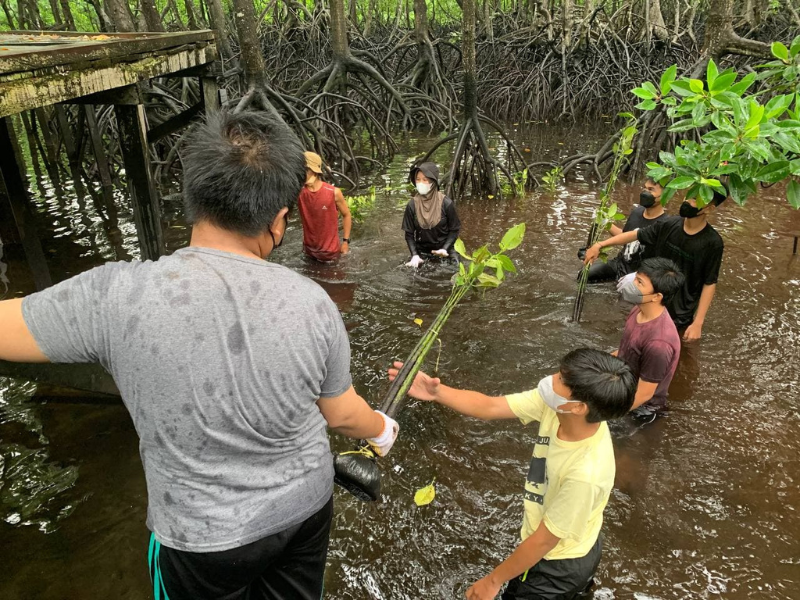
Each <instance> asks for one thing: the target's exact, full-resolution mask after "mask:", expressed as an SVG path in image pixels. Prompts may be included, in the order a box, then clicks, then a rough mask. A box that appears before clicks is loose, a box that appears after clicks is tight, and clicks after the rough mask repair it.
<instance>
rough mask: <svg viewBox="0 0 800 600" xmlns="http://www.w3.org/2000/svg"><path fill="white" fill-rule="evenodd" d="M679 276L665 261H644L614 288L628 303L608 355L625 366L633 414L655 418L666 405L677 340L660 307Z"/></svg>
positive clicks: (669, 297) (677, 284)
mask: <svg viewBox="0 0 800 600" xmlns="http://www.w3.org/2000/svg"><path fill="white" fill-rule="evenodd" d="M683 285H684V276H683V274H682V273H681V272H680V271H679V270H678V267H677V266H675V263H674V262H672V261H671V260H669V259H666V258H648V259H646V260H645V261H643V262H642V264H641V265H640V267H639V269H638V270H637V271H636V277H635V278H634V279H633V280H632V281H628V282H626V283H625V284H624V285H623V286H622V287H621V288H620V294H621V296H622V299H623V300H625V301H627V302H630V303H632V304H634V305H635V306H634V307H633V308H632V309H631V312H630V314H629V315H628V319H627V321H626V322H625V330H624V331H623V333H622V340H621V341H620V343H619V349H618V350H616V351H615V352H613V353H612V354H614V355H615V356H618V357H619V358H621V359H622V360H624V361H625V362H626V363H628V365H629V366H630V368H631V370H632V371H633V374H634V375H635V376H636V378H637V379H638V381H639V383H638V386H637V388H636V398H635V399H634V401H633V407H632V408H631V410H632V411H634V415H635V416H637V417H649V418H650V419H652V418H655V415H656V414H657V412H658V411H660V410H662V409H664V408H665V407H666V405H667V391H668V390H669V384H670V382H671V381H672V377H673V375H675V369H676V368H677V367H678V359H679V358H680V354H681V338H680V336H679V335H678V329H677V328H676V327H675V323H674V322H673V321H672V318H671V317H670V315H669V312H668V311H667V308H666V305H667V304H669V302H670V301H671V300H672V297H673V296H674V295H675V294H676V293H677V292H678V291H679V290H681V289H682V288H683Z"/></svg>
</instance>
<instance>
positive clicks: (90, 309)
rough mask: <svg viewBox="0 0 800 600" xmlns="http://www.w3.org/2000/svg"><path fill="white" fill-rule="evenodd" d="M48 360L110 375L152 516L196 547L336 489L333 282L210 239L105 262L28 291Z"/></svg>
mask: <svg viewBox="0 0 800 600" xmlns="http://www.w3.org/2000/svg"><path fill="white" fill-rule="evenodd" d="M22 309H23V315H24V317H25V322H26V323H27V325H28V328H29V329H30V331H31V333H32V334H33V336H34V338H35V339H36V342H37V343H38V344H39V347H40V348H41V350H42V351H43V352H44V353H45V355H46V356H47V357H48V358H49V359H50V360H51V361H53V362H62V363H63V362H99V363H101V364H102V365H103V366H104V367H105V368H106V369H108V371H109V372H110V373H111V374H112V375H113V376H114V380H115V381H116V383H117V386H118V387H119V390H120V392H121V394H122V399H123V401H124V402H125V405H126V406H127V408H128V410H129V411H130V414H131V416H132V417H133V422H134V425H135V426H136V431H137V432H138V434H139V440H140V441H139V452H140V454H141V457H142V463H143V465H144V470H145V476H146V478H147V492H148V508H147V525H148V527H149V528H150V529H151V530H152V531H153V532H154V533H155V535H156V538H157V539H158V541H160V542H161V543H163V544H164V545H166V546H168V547H170V548H176V549H178V550H186V551H190V552H217V551H222V550H228V549H230V548H236V547H239V546H243V545H245V544H247V543H250V542H253V541H255V540H258V539H260V538H262V537H265V536H267V535H271V534H273V533H276V532H278V531H281V530H283V529H285V528H287V527H289V526H291V525H295V524H297V523H300V522H302V521H304V520H305V519H306V518H308V517H309V516H311V515H312V514H314V513H315V512H316V511H318V510H319V509H320V508H322V506H323V505H324V504H325V503H326V502H327V501H328V499H329V498H330V496H331V494H332V493H333V461H332V456H331V452H330V447H329V445H328V437H327V433H326V423H325V420H324V418H323V416H322V414H321V413H320V411H319V408H318V407H317V405H316V402H317V400H318V399H319V398H320V397H333V396H338V395H341V394H343V393H344V392H345V391H347V389H348V388H349V387H350V385H351V378H350V345H349V342H348V339H347V332H346V331H345V328H344V323H343V322H342V318H341V315H340V314H339V311H338V309H337V308H336V305H335V304H334V303H333V302H332V301H331V299H330V298H329V297H328V295H327V294H326V293H325V291H324V290H323V289H322V288H321V287H319V286H318V285H317V284H315V283H314V282H312V281H311V280H309V279H306V278H305V277H302V276H301V275H298V274H297V273H294V272H293V271H290V270H289V269H287V268H285V267H282V266H279V265H276V264H272V263H268V262H264V261H260V260H257V259H248V258H246V257H243V256H238V255H236V254H230V253H227V252H221V251H217V250H211V249H208V248H195V247H190V248H184V249H182V250H178V251H177V252H175V254H173V255H172V256H167V257H163V258H161V259H159V260H158V261H157V262H151V261H148V262H144V263H141V262H130V263H126V262H118V263H108V264H106V265H103V266H101V267H97V268H95V269H92V270H91V271H87V272H85V273H82V274H81V275H78V276H76V277H73V278H72V279H69V280H67V281H64V282H62V283H60V284H58V285H56V286H53V287H51V288H49V289H47V290H44V291H43V292H39V293H37V294H33V295H31V296H28V297H27V298H25V300H24V302H23V304H22Z"/></svg>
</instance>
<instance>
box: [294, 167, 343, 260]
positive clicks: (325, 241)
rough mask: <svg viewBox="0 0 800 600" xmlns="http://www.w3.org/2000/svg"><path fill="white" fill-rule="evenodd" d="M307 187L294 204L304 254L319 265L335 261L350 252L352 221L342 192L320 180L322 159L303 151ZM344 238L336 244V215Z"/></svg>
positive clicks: (337, 223)
mask: <svg viewBox="0 0 800 600" xmlns="http://www.w3.org/2000/svg"><path fill="white" fill-rule="evenodd" d="M304 154H305V157H306V184H305V185H304V186H303V189H302V191H301V192H300V198H299V199H298V202H297V205H298V208H299V210H300V220H301V221H302V223H303V251H304V252H305V253H306V255H307V256H309V257H311V258H313V259H315V260H318V261H320V262H332V261H335V260H337V259H338V258H339V256H341V255H342V254H347V253H348V252H349V251H350V230H351V228H352V226H353V219H352V217H351V216H350V208H349V207H348V206H347V200H345V198H344V195H343V194H342V190H340V189H339V188H337V187H334V186H332V185H331V184H330V183H326V182H325V181H323V180H322V158H321V157H320V155H319V154H316V153H314V152H305V153H304ZM340 214H341V216H342V229H343V232H342V233H343V234H344V237H343V238H342V240H341V242H340V241H339V215H340Z"/></svg>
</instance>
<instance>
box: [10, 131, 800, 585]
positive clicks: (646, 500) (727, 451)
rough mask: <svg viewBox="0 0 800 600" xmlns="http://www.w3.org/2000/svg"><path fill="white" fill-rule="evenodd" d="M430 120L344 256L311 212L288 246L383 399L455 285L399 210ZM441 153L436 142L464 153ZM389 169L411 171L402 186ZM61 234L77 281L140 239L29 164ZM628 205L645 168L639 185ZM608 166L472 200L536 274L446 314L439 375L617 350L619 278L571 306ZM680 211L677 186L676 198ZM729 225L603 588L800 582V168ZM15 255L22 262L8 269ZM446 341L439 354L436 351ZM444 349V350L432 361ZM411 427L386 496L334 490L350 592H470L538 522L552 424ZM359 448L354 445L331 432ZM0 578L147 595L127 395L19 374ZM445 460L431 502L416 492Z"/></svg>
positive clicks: (61, 270)
mask: <svg viewBox="0 0 800 600" xmlns="http://www.w3.org/2000/svg"><path fill="white" fill-rule="evenodd" d="M518 138H519V139H520V140H521V142H522V145H523V146H524V147H528V148H531V149H532V152H531V156H534V157H536V158H538V157H539V156H544V155H547V154H549V155H551V156H555V155H557V154H561V155H565V154H566V153H569V152H571V151H572V150H573V149H574V148H578V149H580V148H590V147H592V146H593V144H595V143H597V141H598V140H599V139H600V138H599V136H598V135H595V134H591V133H587V132H586V128H585V127H577V128H575V129H572V130H563V129H555V128H539V129H538V130H534V131H530V132H527V133H520V134H519V136H518ZM429 143H430V140H426V139H413V140H410V141H408V142H407V143H406V144H405V145H404V153H403V155H402V156H399V157H398V158H397V159H396V160H395V161H394V163H393V164H392V165H390V167H389V169H388V171H387V173H386V174H385V175H383V176H381V177H378V178H377V179H376V183H377V185H378V188H379V191H378V197H377V201H376V205H375V208H374V209H373V210H372V211H371V212H369V213H368V214H367V216H366V219H365V220H364V222H363V223H361V224H358V225H356V227H355V229H354V233H353V236H352V237H353V244H352V252H351V255H350V256H348V257H346V258H345V259H344V260H342V261H341V262H340V264H339V265H337V266H335V267H319V266H317V267H314V266H311V265H310V264H308V263H307V262H306V261H305V260H304V259H303V258H302V256H301V231H300V228H299V223H298V222H297V221H296V217H295V222H294V223H293V224H292V227H291V228H290V230H289V233H288V235H287V241H286V244H285V245H284V246H283V247H281V249H280V250H279V251H278V252H277V254H276V255H275V257H274V260H275V261H277V262H281V263H283V264H285V265H287V266H289V267H291V268H293V269H296V270H298V271H300V272H301V273H304V274H305V275H307V276H309V277H312V278H314V279H315V280H317V281H319V282H320V283H321V284H322V285H323V286H324V287H325V288H326V289H327V290H328V291H329V293H330V294H331V296H332V297H333V298H334V300H335V301H336V302H337V304H338V305H339V308H340V309H341V311H342V314H343V316H344V320H345V323H346V324H347V328H348V331H349V333H350V339H351V344H352V348H353V361H352V371H353V375H354V380H355V385H356V388H357V389H358V391H359V392H360V393H361V394H362V395H364V396H365V397H366V398H367V399H368V400H370V401H372V402H373V403H377V402H378V400H379V398H380V396H381V393H382V392H384V391H385V389H386V387H387V383H386V381H385V379H384V375H383V371H384V369H385V367H386V366H387V365H388V364H389V362H390V361H391V360H392V359H393V358H400V357H403V356H405V354H406V353H407V352H408V351H409V350H410V349H411V348H412V347H413V346H414V344H415V342H416V340H417V338H418V336H419V335H420V333H421V330H420V328H419V327H418V326H417V325H415V324H414V322H413V321H414V319H415V318H421V319H423V321H424V322H425V323H426V324H427V323H428V322H430V320H431V319H432V318H433V317H434V315H435V314H436V313H437V311H438V309H439V307H440V306H441V304H442V302H443V301H444V299H445V297H446V295H447V293H448V290H449V277H450V273H449V272H447V271H446V270H443V269H435V268H432V269H429V268H424V269H423V270H422V271H421V272H419V273H412V272H410V271H409V270H408V269H405V268H403V267H402V263H403V262H404V261H405V260H406V248H405V245H404V242H403V234H402V232H401V231H400V221H401V218H402V208H403V206H404V204H405V202H406V200H407V195H406V194H407V192H405V191H402V190H399V189H397V188H399V187H400V184H401V183H402V181H403V179H404V177H405V173H406V171H405V169H406V168H407V164H408V163H409V161H410V160H411V158H413V156H415V155H417V154H418V153H419V152H421V151H422V150H423V149H424V148H425V147H426V145H428V144H429ZM447 156H448V152H447V150H444V151H443V152H442V153H441V155H440V156H439V157H438V158H439V159H440V160H441V161H442V162H446V161H447ZM384 187H391V188H394V190H393V191H383V190H382V188H384ZM31 189H32V192H33V194H34V195H35V197H36V202H37V204H38V206H39V209H40V213H41V217H42V219H41V220H42V225H43V227H42V228H43V229H44V230H45V231H44V234H43V235H44V238H45V239H44V240H43V244H44V248H45V252H46V253H47V255H48V257H49V261H50V267H51V270H52V272H53V274H54V277H55V278H56V279H57V280H61V279H64V278H66V277H68V276H70V275H73V274H75V273H77V272H80V271H82V270H85V269H87V268H90V267H91V266H94V265H97V264H100V263H102V262H104V261H106V260H114V259H125V258H129V257H132V256H134V257H135V256H136V255H137V249H136V241H135V232H134V229H133V225H132V221H131V215H130V213H129V211H128V210H127V209H126V208H124V206H125V205H126V204H125V201H124V200H122V199H120V204H121V206H122V207H121V208H120V209H119V214H118V215H108V214H103V213H101V212H99V211H98V209H97V207H96V206H94V204H93V203H92V202H87V203H82V202H79V201H78V200H77V199H76V196H75V193H74V191H73V190H72V189H71V188H70V187H69V185H68V184H67V187H65V188H64V189H63V191H62V192H61V193H58V194H57V193H56V190H54V189H53V186H52V185H50V184H49V183H48V182H47V181H46V180H42V181H40V182H38V183H36V182H34V184H33V185H32V188H31ZM616 195H617V199H618V201H619V203H620V204H621V205H622V207H624V208H625V209H629V208H630V207H631V205H632V203H633V201H634V199H635V198H637V197H638V188H637V187H625V186H621V187H620V188H619V190H618V193H617V194H616ZM595 203H596V186H595V185H594V184H591V183H588V182H586V181H584V180H583V179H582V178H571V179H570V181H569V182H568V183H567V184H565V185H563V186H561V187H560V188H559V189H558V191H557V192H556V193H555V194H554V195H552V196H550V195H548V194H545V193H538V194H529V195H528V196H527V197H525V198H521V199H504V200H500V199H498V198H495V199H488V198H474V199H471V200H468V201H464V202H461V203H460V204H459V206H458V210H459V213H460V216H461V219H462V222H463V230H462V237H463V239H464V240H465V242H466V243H467V246H468V247H475V246H477V245H479V244H482V243H485V242H497V241H498V240H499V239H500V237H501V235H502V233H503V232H504V231H505V230H506V229H507V228H508V227H509V226H510V225H512V224H515V223H517V222H521V221H524V222H525V223H527V225H528V233H527V236H526V239H525V242H524V244H523V246H522V247H520V248H519V249H518V250H516V251H515V252H514V254H513V258H514V260H515V261H516V262H517V264H518V266H519V274H518V275H517V276H514V277H512V278H511V279H510V280H509V281H508V283H507V284H504V285H503V286H502V287H501V288H500V289H499V290H496V291H493V292H490V293H487V294H486V295H485V297H481V296H480V295H478V294H476V295H474V296H472V297H469V298H467V299H466V300H465V301H464V303H463V304H462V306H460V307H459V308H458V309H457V311H456V313H455V314H454V316H453V318H451V319H450V321H449V322H448V323H447V325H446V327H445V329H444V331H443V334H442V341H443V350H442V354H441V361H440V374H441V376H442V378H443V380H444V381H445V382H446V383H448V384H450V385H455V386H460V387H468V388H475V389H479V390H482V391H485V392H488V393H492V394H499V393H507V392H514V391H519V390H525V389H529V388H531V387H533V386H535V385H536V383H537V382H538V380H539V379H540V378H541V377H542V376H543V375H545V374H549V373H551V372H553V371H554V369H555V368H556V365H557V363H558V359H559V357H560V356H561V355H562V354H564V353H565V352H567V351H568V350H570V349H573V348H575V347H578V346H583V345H590V346H594V347H598V348H607V349H609V350H611V349H613V348H614V347H615V346H616V344H617V343H618V341H619V336H620V331H621V328H622V325H623V320H624V315H625V313H626V311H627V307H626V306H624V305H623V304H622V303H620V302H619V301H618V299H617V296H616V294H615V293H614V292H613V289H612V287H611V286H610V285H608V286H597V287H592V288H591V289H590V291H589V293H588V297H587V301H586V307H585V310H584V316H583V321H582V323H581V324H580V325H574V324H569V323H567V317H568V315H569V314H570V313H571V308H572V301H573V299H574V295H575V275H576V272H577V270H578V268H579V263H578V261H577V259H576V256H575V253H576V250H577V248H578V247H579V246H580V245H581V243H582V241H583V240H584V239H585V237H586V231H587V227H588V223H589V220H590V218H591V213H592V208H593V206H594V205H595ZM668 210H669V211H671V212H676V211H677V204H675V205H672V206H670V207H669V208H668ZM164 220H165V226H166V227H167V232H168V234H167V237H168V246H169V248H170V250H174V249H176V248H177V247H180V246H181V245H183V244H184V243H185V241H186V240H187V239H188V230H187V229H186V227H185V226H184V225H183V223H182V220H181V211H180V208H179V201H178V200H177V199H175V198H171V197H168V198H167V199H166V200H165V208H164ZM713 223H714V225H715V226H716V227H717V228H718V230H719V231H720V233H721V234H722V237H723V238H724V240H725V245H726V247H725V256H724V260H723V267H722V275H721V278H720V283H719V286H718V291H717V296H716V298H715V299H714V303H713V305H712V307H711V311H710V314H709V317H708V319H707V322H706V325H705V328H704V331H703V338H702V340H701V341H700V343H699V344H697V345H696V347H695V348H694V351H693V352H691V353H689V352H686V351H684V355H683V356H682V358H681V363H680V366H679V370H678V373H677V375H676V378H675V380H674V381H673V384H672V387H671V390H670V405H671V410H670V411H669V413H668V414H667V415H666V416H665V417H663V418H661V419H659V420H658V421H656V422H655V423H653V424H651V425H648V426H645V427H643V428H636V427H634V426H632V425H631V424H630V423H628V422H627V421H623V422H620V423H615V424H614V426H613V431H614V437H615V440H614V442H615V449H616V454H617V463H618V465H617V485H616V488H615V490H614V492H613V494H612V498H611V501H610V503H609V506H608V509H607V511H606V520H605V551H604V556H603V560H602V562H601V565H600V570H599V572H598V580H599V586H598V590H597V592H596V598H598V599H602V600H608V599H612V598H616V599H628V598H635V599H638V600H655V599H667V598H731V599H740V598H741V599H745V598H746V599H751V598H752V599H784V598H785V599H797V598H800V514H798V511H799V510H800V491H798V479H799V478H800V460H798V449H799V448H800V442H798V440H800V416H799V414H800V318H799V317H798V309H800V264H798V259H797V258H796V257H795V258H793V257H792V256H791V249H792V240H791V238H787V237H783V236H781V235H779V234H780V232H783V231H786V230H792V229H793V230H800V214H797V213H795V212H793V211H792V210H791V209H790V208H789V207H788V205H787V204H786V202H785V200H783V190H782V189H775V188H773V189H769V190H764V191H763V192H762V193H761V195H760V196H759V197H758V198H757V199H752V200H751V201H750V203H749V204H748V206H747V207H745V208H740V207H737V206H735V205H733V204H732V203H729V204H728V205H725V206H723V207H722V208H721V209H720V210H719V211H717V214H716V215H715V216H714V218H713ZM4 250H5V256H3V257H1V258H0V261H2V262H0V281H2V283H0V291H2V290H3V289H4V288H5V287H6V286H7V291H6V296H5V297H14V296H20V295H24V294H26V293H30V292H31V291H32V282H31V280H30V276H29V274H28V272H27V268H26V266H25V264H24V262H23V261H22V257H21V256H20V253H19V250H18V249H17V248H14V247H9V246H7V247H6V248H4ZM6 268H7V270H6ZM432 362H433V360H431V361H429V363H432ZM430 368H432V366H431V367H430ZM399 420H400V424H401V428H402V429H401V437H400V439H399V441H398V442H397V444H396V445H395V449H394V450H393V452H392V454H391V456H390V457H389V458H388V459H387V460H384V461H382V465H381V466H382V471H383V477H384V479H383V485H384V499H383V502H382V503H379V504H364V503H361V502H359V501H357V500H355V499H353V498H352V497H350V496H349V495H347V494H346V493H344V492H342V491H341V490H338V489H337V491H336V496H335V498H336V515H335V520H334V524H333V532H332V538H331V548H330V554H329V559H328V569H327V574H326V581H325V588H326V597H327V598H334V599H342V600H343V599H354V600H362V599H386V600H390V599H391V600H394V599H417V598H458V597H463V594H464V591H465V590H466V589H467V587H468V586H469V585H470V583H472V582H473V581H475V580H476V579H478V578H480V577H482V576H483V575H485V574H486V573H488V572H489V570H490V569H491V568H492V567H493V566H494V565H495V564H497V563H498V562H499V561H501V560H502V559H503V558H504V557H505V556H507V555H508V554H509V553H510V552H511V551H512V549H513V548H514V546H515V544H516V543H517V540H518V534H519V527H520V523H521V515H522V490H523V484H524V481H525V472H526V469H527V464H528V459H529V456H530V452H531V448H532V438H533V436H534V435H535V434H536V428H535V426H532V427H523V426H522V425H521V424H519V423H516V422H511V421H509V422H500V423H497V422H495V423H482V422H478V421H476V420H472V419H467V418H465V417H462V416H460V415H458V414H455V413H453V412H451V411H448V410H447V409H444V408H442V407H439V406H435V405H430V404H420V403H413V402H412V403H410V404H409V405H408V407H407V408H406V410H405V411H404V412H403V413H401V415H400V418H399ZM332 443H333V446H334V447H335V448H338V449H344V448H346V447H348V446H349V443H348V442H347V441H346V440H344V439H342V438H336V437H334V439H333V440H332ZM0 460H2V462H1V463H0V486H1V487H0V516H2V521H3V522H2V523H0V536H2V537H1V538H0V556H2V559H3V560H2V562H3V568H2V576H0V598H4V599H6V598H7V599H18V598H19V599H22V598H25V599H46V600H51V599H53V600H55V599H59V600H60V599H65V598H66V599H72V598H75V599H84V598H86V599H88V598H120V599H123V598H124V599H131V600H133V599H136V600H139V599H144V598H148V597H151V596H150V594H149V590H150V589H151V588H150V584H149V578H148V572H147V563H146V553H147V539H148V532H147V530H146V529H145V525H144V519H145V503H146V494H145V483H144V477H143V473H142V467H141V463H140V460H139V454H138V449H137V438H136V433H135V431H134V429H133V426H132V424H131V421H130V418H129V416H128V414H127V412H126V410H125V408H124V407H123V406H122V404H121V403H116V402H111V403H108V402H105V403H103V402H93V403H89V402H86V401H84V399H81V398H77V399H75V398H73V399H69V400H65V399H64V398H60V399H57V398H53V396H52V395H51V394H49V392H47V391H46V390H39V391H38V392H37V388H36V387H35V386H34V385H33V384H30V383H25V382H18V381H12V380H8V379H0ZM434 477H435V478H436V491H437V496H436V499H435V501H434V502H433V504H431V505H429V506H427V507H423V508H417V507H416V506H415V505H414V502H413V495H414V491H415V490H416V489H417V488H420V487H422V486H424V485H426V484H428V483H429V482H430V481H431V479H433V478H434Z"/></svg>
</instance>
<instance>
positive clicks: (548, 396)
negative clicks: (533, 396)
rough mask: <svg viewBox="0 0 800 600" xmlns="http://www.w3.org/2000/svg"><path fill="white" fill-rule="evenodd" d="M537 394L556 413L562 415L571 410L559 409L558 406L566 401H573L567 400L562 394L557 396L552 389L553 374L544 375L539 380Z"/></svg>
mask: <svg viewBox="0 0 800 600" xmlns="http://www.w3.org/2000/svg"><path fill="white" fill-rule="evenodd" d="M537 389H538V390H539V395H540V396H541V397H542V400H544V403H545V404H547V406H549V407H550V408H552V409H553V410H554V411H556V412H557V413H561V414H562V415H564V414H568V413H570V412H571V411H569V410H561V409H560V408H559V407H560V406H562V405H564V404H566V403H567V402H573V400H568V399H567V398H564V396H559V395H558V394H556V393H555V391H554V390H553V376H552V375H549V376H548V377H545V378H544V379H542V380H541V381H540V382H539V387H538V388H537Z"/></svg>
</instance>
